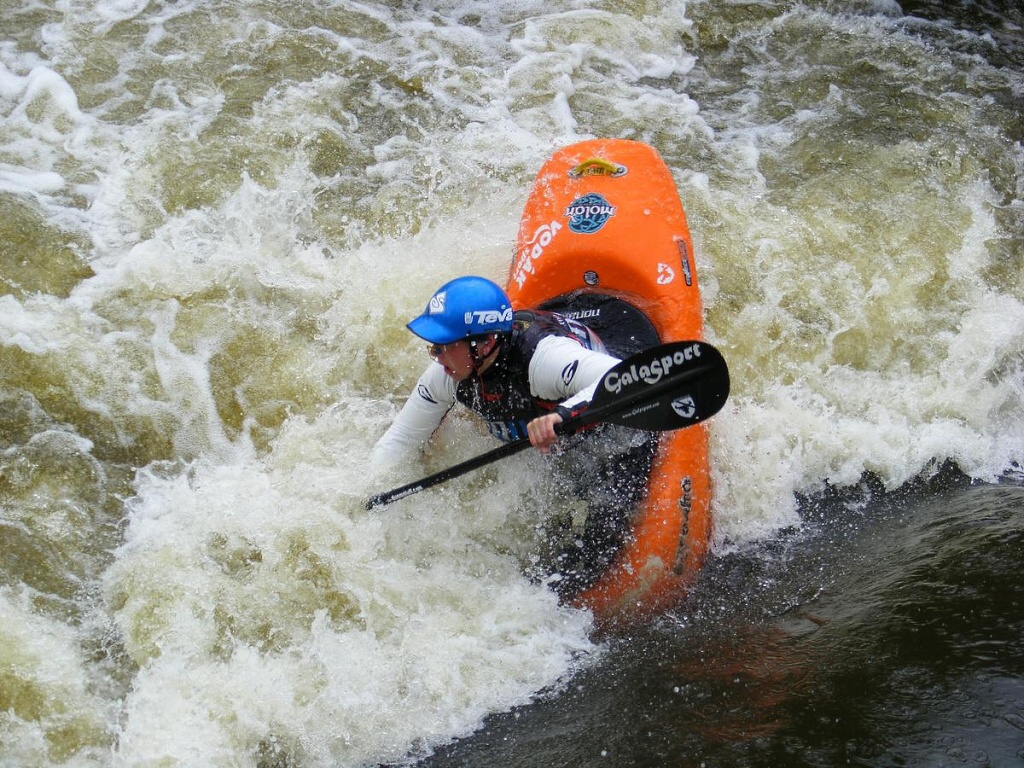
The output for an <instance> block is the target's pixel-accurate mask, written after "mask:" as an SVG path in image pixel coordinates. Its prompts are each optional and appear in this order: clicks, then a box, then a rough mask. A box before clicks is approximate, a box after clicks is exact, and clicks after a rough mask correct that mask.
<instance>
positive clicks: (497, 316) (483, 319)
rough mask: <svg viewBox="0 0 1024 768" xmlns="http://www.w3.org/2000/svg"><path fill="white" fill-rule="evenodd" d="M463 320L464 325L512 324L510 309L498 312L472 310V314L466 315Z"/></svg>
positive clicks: (494, 310)
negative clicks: (464, 321)
mask: <svg viewBox="0 0 1024 768" xmlns="http://www.w3.org/2000/svg"><path fill="white" fill-rule="evenodd" d="M465 320H466V325H472V324H473V323H480V324H481V325H490V324H491V323H510V322H512V307H508V308H506V309H504V310H502V311H500V312H499V311H498V310H496V309H474V310H473V311H472V312H467V313H466V316H465Z"/></svg>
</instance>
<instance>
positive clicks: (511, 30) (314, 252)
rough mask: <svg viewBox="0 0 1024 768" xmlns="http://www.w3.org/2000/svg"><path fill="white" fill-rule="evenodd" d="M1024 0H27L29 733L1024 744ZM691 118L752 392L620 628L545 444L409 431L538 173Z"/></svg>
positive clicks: (168, 756)
mask: <svg viewBox="0 0 1024 768" xmlns="http://www.w3.org/2000/svg"><path fill="white" fill-rule="evenodd" d="M1022 27H1024V16H1022V13H1021V10H1020V9H1019V8H1018V7H1017V5H1016V4H1015V3H1011V2H1005V3H1000V2H993V1H991V0H986V1H984V2H977V3H976V2H971V1H970V0H962V2H939V0H906V2H905V3H904V4H903V5H902V6H901V5H899V4H897V3H896V2H893V1H891V0H875V1H874V2H865V1H864V0H820V1H817V0H811V1H809V2H804V3H798V4H797V3H789V2H776V1H774V0H750V2H716V1H712V0H696V1H694V2H679V1H675V0H662V1H661V2H658V1H656V0H608V1H607V2H577V1H573V0H545V1H544V2H540V0H495V1H494V2H488V3H472V2H460V1H458V0H452V1H445V0H424V1H423V2H371V1H369V0H368V1H367V2H344V1H342V0H317V1H316V2H300V3H276V2H266V0H244V1H242V0H210V1H209V2H199V0H177V1H176V2H161V1H158V0H153V1H152V2H146V1H145V0H91V1H90V2H82V1H81V0H0V31H2V35H0V537H2V543H0V765H3V766H19V767H22V766H75V767H77V766H89V767H92V766H154V767H155V766H341V767H345V768H348V767H351V766H376V765H393V764H403V765H404V764H412V763H420V764H422V765H425V766H494V765H501V766H523V767H524V768H526V767H531V766H545V767H546V766H558V765H565V766H570V765H572V766H590V765H595V766H597V765H600V766H609V765H611V766H663V765H678V766H691V765H692V766H708V767H709V768H710V767H712V766H804V765H806V766H833V765H837V764H849V765H862V766H887V765H891V766H898V765H937V766H938V765H942V766H946V765H992V766H1012V765H1021V764H1024V749H1022V746H1021V745H1022V744H1024V682H1022V680H1024V662H1022V659H1024V639H1022V638H1024V586H1022V582H1021V580H1020V577H1019V574H1020V572H1021V568H1022V566H1024V546H1022V545H1024V466H1022V465H1024V234H1022V233H1024V148H1022V142H1024V119H1022V117H1021V115H1022V112H1024V29H1022ZM594 136H608V137H622V138H630V139H637V140H641V141H645V142H648V143H650V144H652V145H653V146H654V147H655V148H656V149H657V150H658V151H659V152H660V153H661V154H662V156H663V157H664V158H665V160H666V162H667V163H668V165H669V167H670V168H671V169H672V172H673V174H674V177H675V179H676V182H677V185H678V188H679V192H680V196H681V198H682V201H683V204H684V206H685V207H686V210H687V212H688V216H689V223H690V227H691V230H692V233H693V238H694V247H695V251H696V262H697V268H698V274H699V277H700V280H701V284H702V290H703V296H704V301H705V310H706V313H705V316H706V326H707V337H708V339H709V340H710V341H711V342H712V343H714V344H715V345H716V346H718V347H719V348H720V349H721V350H722V352H723V353H724V354H725V356H726V358H727V359H728V361H729V365H730V369H731V373H732V396H731V399H730V401H729V403H728V404H727V406H726V408H725V409H724V410H723V411H722V412H721V413H720V414H718V415H717V416H716V417H715V418H714V419H713V420H712V421H711V422H709V425H710V430H711V441H712V462H713V472H714V482H715V488H716V494H715V499H714V517H715V528H714V541H713V550H712V556H711V559H710V561H709V563H708V566H707V568H706V569H705V571H704V573H703V574H702V577H701V579H700V581H699V583H698V584H697V585H696V586H695V588H694V590H693V591H692V592H691V593H690V594H688V595H684V596H681V597H680V602H679V604H678V605H677V606H675V607H674V608H673V609H672V610H670V611H669V612H668V613H666V614H665V615H663V616H661V617H658V618H657V619H656V620H655V621H653V622H652V623H650V624H647V625H644V626H636V627H632V628H630V629H627V630H625V631H624V632H622V633H621V634H618V635H614V636H602V635H600V634H598V633H595V632H594V631H593V629H594V628H593V623H592V619H591V617H590V616H589V615H588V614H587V613H586V612H584V611H578V610H574V609H572V608H569V607H565V606H560V605H559V604H558V601H557V600H556V598H555V596H554V595H553V594H552V593H551V592H550V591H549V590H547V589H546V588H545V587H544V586H543V585H540V584H537V583H535V582H534V581H533V580H531V579H530V578H529V576H528V571H529V564H530V563H531V559H532V558H533V557H535V555H536V552H537V550H538V548H539V547H540V546H541V542H540V537H541V533H540V532H541V530H542V527H543V523H544V520H545V519H546V518H547V516H548V514H549V513H550V512H551V510H547V509H545V508H544V504H543V503H542V502H541V499H542V498H543V496H542V495H541V494H538V493H535V489H537V488H539V487H541V486H543V478H544V477H545V474H546V473H545V468H544V462H543V461H542V460H541V458H540V457H539V456H537V455H534V454H529V455H521V456H518V457H516V458H513V459H509V460H507V461H505V462H500V463H498V464H496V465H492V466H490V467H487V468H485V469H484V470H481V471H479V472H476V473H474V474H473V475H471V476H468V477H466V478H461V479H459V480H457V481H452V482H450V483H447V484H445V485H443V486H441V487H438V488H435V489H431V490H430V491H428V492H424V493H421V494H417V495H415V496H412V497H410V498H407V499H404V500H402V501H400V502H398V503H396V504H394V505H392V506H390V507H388V508H387V509H386V510H378V511H375V512H367V511H366V510H365V509H364V501H365V499H366V498H367V497H368V496H369V495H370V494H372V493H375V492H378V491H380V490H384V489H387V488H389V487H393V486H396V485H399V484H401V483H404V482H407V481H409V480H411V479H414V478H416V477H418V476H422V475H423V474H425V473H429V472H433V471H436V470H439V469H441V468H443V467H445V466H447V465H449V464H451V463H454V462H455V461H457V460H460V459H463V458H468V457H470V456H473V455H476V454H478V453H481V452H483V451H484V450H487V449H488V448H490V447H492V444H491V442H490V441H489V438H488V437H487V436H486V434H485V431H484V430H483V429H481V428H480V426H479V425H478V424H477V423H475V422H474V421H473V420H472V419H470V418H467V417H465V416H458V417H456V418H453V419H451V420H450V421H449V423H448V424H447V425H446V426H445V427H444V428H443V430H442V432H441V433H440V434H439V435H438V436H437V439H436V445H435V446H434V449H433V450H432V451H431V452H429V453H428V454H426V455H425V456H424V458H423V459H422V461H419V462H417V463H416V464H415V465H411V466H407V467H403V468H401V469H399V470H393V471H390V472H387V473H383V472H379V471H376V470H374V468H373V467H372V466H371V465H370V462H369V459H368V454H369V450H370V448H371V446H372V445H373V443H374V441H375V440H376V439H377V437H378V436H379V435H380V434H381V433H382V431H383V430H384V429H385V428H386V426H387V424H388V423H389V422H390V420H391V419H392V418H393V416H394V414H395V413H396V412H397V409H398V408H399V407H400V406H401V403H402V402H403V401H404V398H405V396H406V394H407V393H408V391H409V390H410V388H411V387H412V386H413V384H414V382H415V380H416V378H417V376H418V375H419V373H420V372H421V370H422V367H423V366H424V365H425V364H426V362H427V357H426V354H425V350H424V349H423V345H422V343H420V342H418V341H417V340H416V339H415V338H413V337H412V336H411V334H409V333H408V332H407V331H406V330H405V329H404V323H405V322H406V321H407V320H408V319H409V318H411V317H412V316H414V315H415V314H417V313H418V312H419V311H421V309H422V306H423V304H424V302H425V301H426V299H427V298H428V297H429V295H430V294H431V292H432V291H433V289H434V288H436V287H437V286H438V285H440V284H441V283H442V282H443V281H445V280H447V279H450V278H452V277H455V276H457V275H460V274H466V273H476V274H482V275H485V276H488V277H491V278H492V279H495V280H497V281H499V282H502V281H504V279H505V276H506V274H507V271H508V269H509V266H510V263H511V259H512V251H513V241H514V238H515V235H516V229H517V224H518V220H519V216H520V213H521V210H522V205H523V203H524V202H525V198H526V194H527V191H528V189H529V186H530V184H531V183H532V180H533V177H534V175H535V174H536V172H537V170H538V169H539V168H540V165H541V164H542V163H543V161H544V160H545V159H546V158H547V157H548V156H549V155H550V154H551V153H552V152H553V151H554V150H555V149H556V148H558V147H560V146H563V145H565V144H569V143H572V142H574V141H578V140H581V139H584V138H590V137H594Z"/></svg>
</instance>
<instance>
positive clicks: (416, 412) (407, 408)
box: [372, 363, 455, 467]
mask: <svg viewBox="0 0 1024 768" xmlns="http://www.w3.org/2000/svg"><path fill="white" fill-rule="evenodd" d="M454 405H455V384H454V382H453V381H452V380H451V379H450V378H449V377H448V376H447V375H446V374H445V372H444V367H443V366H441V365H439V364H438V363H431V365H430V367H429V368H427V370H426V371H424V372H423V375H422V376H420V379H419V381H417V382H416V387H415V388H414V389H413V391H412V394H410V395H409V399H408V400H406V401H405V405H404V406H403V407H402V410H401V411H399V413H398V416H397V417H396V418H395V420H394V421H393V422H392V423H391V426H390V427H388V430H387V431H386V432H385V433H384V434H383V435H381V437H380V439H379V440H377V443H376V445H374V446H373V453H372V459H373V463H374V464H375V465H377V466H379V467H393V466H395V465H397V464H399V463H400V462H402V461H403V460H404V459H406V458H408V457H409V455H410V454H411V453H412V452H413V451H415V450H416V449H418V448H420V447H421V446H423V444H424V443H426V442H427V441H428V440H429V439H430V436H431V435H433V434H434V432H435V430H436V429H437V428H438V426H440V424H441V421H442V420H443V419H444V417H445V415H446V414H447V413H448V411H450V410H451V409H452V406H454Z"/></svg>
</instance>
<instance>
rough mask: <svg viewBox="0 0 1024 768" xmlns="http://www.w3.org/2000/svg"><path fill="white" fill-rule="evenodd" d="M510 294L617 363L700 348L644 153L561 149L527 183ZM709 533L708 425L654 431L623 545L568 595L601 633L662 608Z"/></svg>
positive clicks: (689, 264) (665, 177)
mask: <svg viewBox="0 0 1024 768" xmlns="http://www.w3.org/2000/svg"><path fill="white" fill-rule="evenodd" d="M507 291H508V294H509V296H510V298H511V299H512V304H513V307H515V308H517V309H520V308H537V307H541V308H544V309H554V310H556V311H559V312H561V313H563V314H566V315H569V316H571V317H575V318H576V319H578V320H580V321H581V322H583V323H585V324H586V325H589V326H590V327H591V328H593V329H594V330H595V331H596V332H597V333H598V335H599V336H601V338H602V339H603V340H604V341H605V343H606V344H607V345H608V347H609V348H610V349H611V350H612V352H613V353H615V354H617V355H618V356H620V357H625V356H627V355H629V354H631V353H633V352H635V351H637V350H639V349H644V348H647V347H651V346H654V345H656V344H659V343H665V342H670V341H682V340H702V339H703V309H702V305H701V298H700V290H699V288H698V285H697V270H696V267H695V265H694V261H693V247H692V243H691V240H690V232H689V229H688V227H687V225H686V214H685V212H684V211H683V206H682V203H681V202H680V199H679V194H678V192H677V190H676V186H675V181H674V180H673V179H672V175H671V173H670V172H669V169H668V167H667V166H666V165H665V163H664V161H663V160H662V159H661V157H660V156H659V155H658V153H657V152H656V151H655V150H654V149H653V148H652V147H650V146H648V145H647V144H643V143H640V142H635V141H626V140H621V139H594V140H590V141H584V142H580V143H578V144H573V145H571V146H568V147H565V148H563V149H560V150H559V151H558V152H556V153H555V154H554V156H553V157H551V159H550V160H548V161H547V162H546V163H545V164H544V165H543V167H542V168H541V169H540V172H539V173H538V174H537V178H536V180H535V182H534V184H533V187H532V189H531V192H530V195H529V197H528V199H527V201H526V205H525V209H524V211H523V217H522V220H521V222H520V226H519V234H518V238H517V247H516V256H515V258H514V260H513V263H512V267H511V271H510V274H509V279H508V283H507ZM710 535H711V482H710V476H709V471H708V435H707V427H706V425H704V424H699V425H696V426H693V427H689V428H687V429H681V430H676V431H673V432H664V433H661V436H660V438H659V445H658V449H657V454H656V456H655V459H654V464H653V467H652V469H651V473H650V476H649V480H648V489H647V495H646V498H645V499H644V500H643V501H641V502H640V504H639V506H638V508H637V509H636V512H635V514H634V516H633V519H632V524H631V530H630V532H629V535H628V536H627V540H626V544H625V545H624V546H623V548H622V550H621V551H620V552H619V554H618V556H617V559H616V560H615V561H614V562H613V564H612V565H611V566H610V567H609V568H608V569H607V570H606V571H605V572H604V573H603V574H602V575H601V577H600V578H599V579H598V580H597V582H596V583H595V584H593V585H592V586H590V587H588V588H587V589H585V590H584V591H583V592H581V593H580V594H578V595H577V596H576V597H575V598H574V603H575V604H577V605H579V606H585V607H587V608H589V609H591V610H592V611H593V613H594V615H595V617H596V619H597V620H598V622H599V623H601V624H609V623H617V622H620V621H622V620H628V619H631V618H636V617H638V616H642V615H650V614H653V613H656V612H658V611H661V610H664V608H666V607H667V606H668V605H669V604H670V603H671V602H672V601H673V600H675V599H678V597H679V596H681V595H682V594H684V593H685V591H686V589H687V588H688V587H689V585H690V584H691V583H692V582H693V580H694V578H695V577H696V575H697V573H698V572H699V570H700V568H701V566H702V565H703V563H704V560H705V557H706V555H707V551H708V544H709V540H710Z"/></svg>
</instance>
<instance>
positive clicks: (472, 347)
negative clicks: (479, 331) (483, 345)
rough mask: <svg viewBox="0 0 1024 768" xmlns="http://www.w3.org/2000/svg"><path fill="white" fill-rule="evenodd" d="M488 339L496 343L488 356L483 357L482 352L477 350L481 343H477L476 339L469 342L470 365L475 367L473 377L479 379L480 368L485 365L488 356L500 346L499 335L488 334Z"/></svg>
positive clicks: (488, 352)
mask: <svg viewBox="0 0 1024 768" xmlns="http://www.w3.org/2000/svg"><path fill="white" fill-rule="evenodd" d="M487 338H489V339H490V340H491V341H492V342H494V343H493V344H492V346H491V348H490V349H489V350H488V351H487V354H485V355H481V354H480V350H479V349H478V348H477V345H478V344H479V343H480V342H479V341H477V340H476V339H470V340H469V360H470V363H471V364H472V365H473V375H475V376H477V377H478V378H479V376H480V366H481V365H482V364H483V362H484V360H485V359H486V358H487V356H489V355H490V354H491V353H492V352H494V350H495V349H496V348H497V346H498V336H497V334H493V333H492V334H488V335H487Z"/></svg>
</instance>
